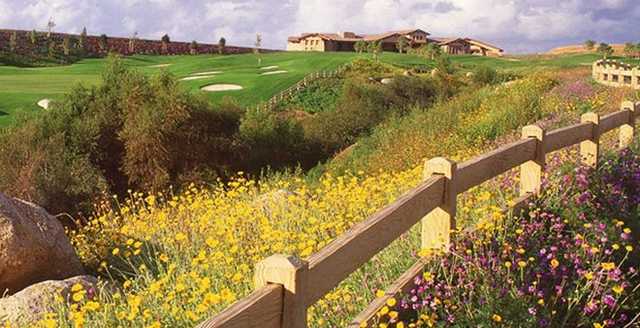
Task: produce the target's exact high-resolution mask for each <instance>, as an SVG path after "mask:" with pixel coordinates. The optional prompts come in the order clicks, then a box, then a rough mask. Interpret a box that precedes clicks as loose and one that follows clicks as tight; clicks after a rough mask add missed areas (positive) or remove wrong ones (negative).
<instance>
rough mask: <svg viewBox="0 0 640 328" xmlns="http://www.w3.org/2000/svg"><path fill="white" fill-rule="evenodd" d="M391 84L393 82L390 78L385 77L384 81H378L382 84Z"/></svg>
mask: <svg viewBox="0 0 640 328" xmlns="http://www.w3.org/2000/svg"><path fill="white" fill-rule="evenodd" d="M391 82H393V79H392V78H390V77H385V78H384V79H382V80H380V83H382V84H391Z"/></svg>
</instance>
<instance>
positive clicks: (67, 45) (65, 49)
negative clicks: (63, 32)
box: [62, 35, 71, 56]
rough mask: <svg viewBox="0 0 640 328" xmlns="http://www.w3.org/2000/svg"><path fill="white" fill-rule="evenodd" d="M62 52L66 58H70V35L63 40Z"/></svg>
mask: <svg viewBox="0 0 640 328" xmlns="http://www.w3.org/2000/svg"><path fill="white" fill-rule="evenodd" d="M62 51H63V52H64V55H65V56H69V54H70V53H71V38H70V37H69V36H68V35H67V36H65V37H64V39H63V40H62Z"/></svg>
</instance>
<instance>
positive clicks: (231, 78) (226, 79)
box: [0, 52, 599, 127]
mask: <svg viewBox="0 0 640 328" xmlns="http://www.w3.org/2000/svg"><path fill="white" fill-rule="evenodd" d="M261 57H262V63H261V64H258V59H257V57H256V56H255V55H254V54H244V55H228V56H220V55H198V56H132V57H126V58H124V62H125V64H126V65H128V66H131V67H135V68H137V69H139V70H140V71H142V72H143V73H145V74H147V75H149V76H151V75H154V74H158V73H159V72H160V71H161V70H167V71H169V72H171V73H172V74H174V75H176V76H177V77H178V78H184V77H188V76H191V75H192V74H196V73H205V72H212V71H219V72H220V73H219V74H213V75H214V76H211V77H208V78H204V79H198V80H191V81H181V82H180V83H181V84H182V85H184V87H185V88H187V89H188V90H191V91H193V92H202V91H200V88H202V87H203V86H206V85H209V84H237V85H240V86H242V87H243V90H236V91H224V92H208V93H207V96H208V97H209V98H210V99H211V101H212V102H213V103H218V102H220V101H221V100H222V99H223V98H224V97H231V98H233V99H235V101H237V102H238V103H239V104H240V105H242V106H255V105H257V104H259V103H261V102H264V101H267V100H269V99H270V98H271V97H272V96H274V95H276V94H277V93H278V92H280V91H282V90H284V89H286V88H288V87H289V86H291V85H293V84H294V83H296V82H298V81H300V80H302V79H303V78H304V77H305V76H307V75H309V74H311V73H313V72H317V71H323V70H333V69H336V68H337V67H339V66H340V65H342V64H345V63H348V62H350V61H352V60H353V59H355V58H359V57H363V58H371V55H369V54H356V53H348V52H340V53H336V52H329V53H301V52H278V53H269V54H262V55H261ZM598 58H599V56H598V55H595V54H581V55H567V56H558V57H548V56H547V57H536V56H521V57H509V58H491V57H477V56H453V57H451V59H452V61H453V62H454V63H459V64H463V66H464V67H465V68H472V67H473V66H475V65H487V66H491V67H494V68H496V69H501V70H514V71H522V70H531V69H544V68H554V67H572V66H586V65H590V64H591V63H592V62H593V61H595V60H597V59H598ZM380 60H381V61H382V62H385V63H389V64H393V65H397V66H400V67H416V66H419V67H425V66H426V67H431V66H433V65H434V64H433V62H432V61H430V60H427V59H425V58H422V57H419V56H414V55H407V54H398V53H384V54H382V55H381V56H380ZM105 63H106V59H104V58H99V59H85V60H82V61H80V62H77V63H75V64H73V65H68V66H58V67H46V68H19V67H13V66H3V65H1V64H0V127H3V126H8V125H10V124H11V122H12V121H13V120H14V119H15V118H16V115H17V114H18V113H27V114H32V113H37V112H38V111H41V110H42V109H41V108H39V107H38V106H37V102H38V101H39V100H41V99H44V98H48V99H52V100H54V101H55V100H58V101H59V100H62V99H63V97H64V94H65V93H66V92H68V91H69V90H70V89H71V88H72V87H73V86H74V85H77V84H83V85H85V86H91V85H96V84H97V83H98V81H99V80H100V72H102V70H103V68H104V65H105ZM165 65H167V66H165ZM159 66H163V67H159ZM268 66H277V67H276V68H273V69H271V70H282V71H286V73H283V74H274V75H262V73H264V72H267V71H269V70H263V69H261V68H264V67H268Z"/></svg>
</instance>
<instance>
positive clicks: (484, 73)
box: [473, 65, 498, 85]
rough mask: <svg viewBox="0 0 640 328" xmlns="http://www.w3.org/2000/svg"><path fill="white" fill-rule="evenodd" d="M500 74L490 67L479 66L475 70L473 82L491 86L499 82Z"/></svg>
mask: <svg viewBox="0 0 640 328" xmlns="http://www.w3.org/2000/svg"><path fill="white" fill-rule="evenodd" d="M497 79H498V72H497V71H496V70H495V69H494V68H492V67H489V66H486V65H479V66H477V67H476V68H475V69H474V70H473V82H474V83H476V84H478V85H489V84H494V83H496V82H497Z"/></svg>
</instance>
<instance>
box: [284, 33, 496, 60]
mask: <svg viewBox="0 0 640 328" xmlns="http://www.w3.org/2000/svg"><path fill="white" fill-rule="evenodd" d="M430 35H431V34H430V33H428V32H425V31H423V30H421V29H413V30H402V31H391V32H386V33H382V34H356V33H353V32H340V33H303V34H302V35H300V36H292V37H289V38H288V40H287V51H355V44H356V42H358V41H365V42H380V43H381V44H382V49H383V50H384V51H398V50H397V47H396V45H397V44H398V40H399V39H400V38H405V39H406V40H407V45H408V46H409V47H411V48H414V49H415V48H420V47H422V46H424V45H426V44H428V43H435V44H437V45H439V46H440V47H441V48H442V50H443V51H444V52H445V53H448V54H452V55H457V54H474V55H479V56H502V54H503V52H504V51H503V50H502V49H501V48H499V47H496V46H494V45H491V44H489V43H487V42H483V41H479V40H476V39H471V38H436V37H431V36H430Z"/></svg>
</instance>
